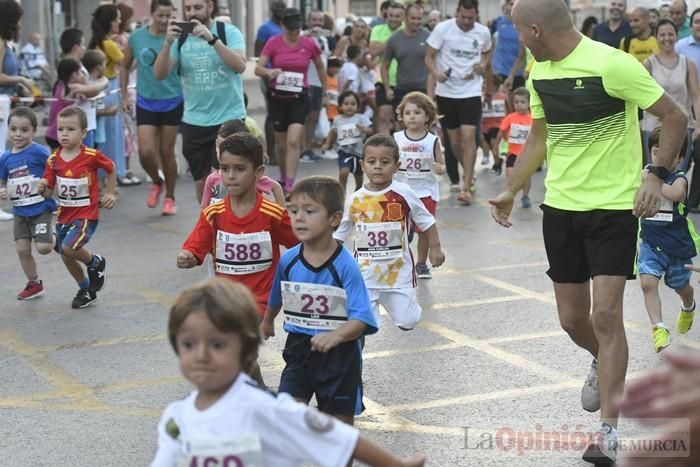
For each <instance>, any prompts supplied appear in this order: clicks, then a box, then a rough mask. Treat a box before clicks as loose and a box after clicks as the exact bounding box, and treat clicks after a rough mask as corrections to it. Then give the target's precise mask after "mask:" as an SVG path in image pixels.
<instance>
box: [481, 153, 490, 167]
mask: <svg viewBox="0 0 700 467" xmlns="http://www.w3.org/2000/svg"><path fill="white" fill-rule="evenodd" d="M490 163H491V157H489V155H488V154H484V155H483V156H482V157H481V165H489V164H490Z"/></svg>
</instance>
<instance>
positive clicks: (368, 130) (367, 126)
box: [356, 117, 374, 136]
mask: <svg viewBox="0 0 700 467" xmlns="http://www.w3.org/2000/svg"><path fill="white" fill-rule="evenodd" d="M363 123H364V125H363V124H361V123H358V124H357V125H356V126H357V128H358V130H360V131H361V132H362V133H364V134H365V135H366V136H370V135H371V134H372V133H374V130H372V122H371V120H370V119H368V118H366V117H365V118H364V119H363Z"/></svg>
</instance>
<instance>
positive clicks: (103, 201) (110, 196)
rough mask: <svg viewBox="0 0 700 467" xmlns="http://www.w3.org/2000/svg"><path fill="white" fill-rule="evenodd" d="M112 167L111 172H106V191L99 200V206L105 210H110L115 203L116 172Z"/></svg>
mask: <svg viewBox="0 0 700 467" xmlns="http://www.w3.org/2000/svg"><path fill="white" fill-rule="evenodd" d="M110 162H111V161H110ZM112 167H113V168H112V171H111V172H107V191H106V192H105V193H104V194H103V195H102V197H101V198H100V206H101V207H103V208H105V209H112V208H113V207H114V205H115V204H116V202H117V171H116V170H115V169H114V165H112Z"/></svg>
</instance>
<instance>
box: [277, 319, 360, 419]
mask: <svg viewBox="0 0 700 467" xmlns="http://www.w3.org/2000/svg"><path fill="white" fill-rule="evenodd" d="M361 347H362V346H361V340H360V339H358V340H355V341H351V342H343V343H342V344H339V345H338V346H337V347H335V348H334V349H331V350H330V351H329V352H326V353H322V352H312V351H311V336H309V335H308V334H299V333H295V332H290V333H289V335H288V336H287V342H286V343H285V344H284V351H283V352H282V357H283V358H284V361H285V362H286V366H285V367H284V370H283V371H282V377H281V378H280V386H279V388H278V392H286V393H288V394H289V395H291V396H292V397H295V398H297V399H301V400H304V401H306V402H308V401H310V400H311V396H313V395H314V394H315V395H316V401H317V402H318V409H319V410H320V411H321V412H325V413H328V414H334V415H359V414H361V413H362V411H363V410H365V406H364V404H363V403H362V348H361Z"/></svg>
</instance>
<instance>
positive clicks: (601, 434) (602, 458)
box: [583, 422, 617, 466]
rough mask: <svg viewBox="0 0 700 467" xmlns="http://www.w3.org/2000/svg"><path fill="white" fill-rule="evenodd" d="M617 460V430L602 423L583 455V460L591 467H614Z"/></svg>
mask: <svg viewBox="0 0 700 467" xmlns="http://www.w3.org/2000/svg"><path fill="white" fill-rule="evenodd" d="M616 459H617V430H616V429H615V428H613V427H612V426H610V425H608V424H607V423H605V422H603V424H602V425H601V427H600V428H599V429H598V431H597V432H596V433H595V434H594V435H593V440H592V441H591V444H589V445H588V447H587V448H586V452H584V453H583V460H584V461H586V462H590V463H591V464H593V465H596V466H599V465H615V460H616Z"/></svg>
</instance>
